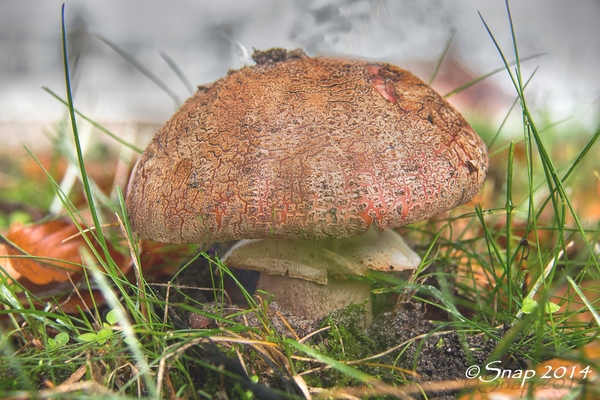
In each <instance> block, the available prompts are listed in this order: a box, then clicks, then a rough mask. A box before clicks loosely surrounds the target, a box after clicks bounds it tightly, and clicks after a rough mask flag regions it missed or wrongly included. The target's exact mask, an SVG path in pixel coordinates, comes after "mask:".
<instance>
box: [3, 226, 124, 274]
mask: <svg viewBox="0 0 600 400" xmlns="http://www.w3.org/2000/svg"><path fill="white" fill-rule="evenodd" d="M83 235H84V234H81V233H80V230H79V227H78V226H77V225H75V223H74V222H73V221H71V220H70V219H64V218H63V219H56V220H51V221H46V222H40V223H34V224H31V225H27V226H19V225H14V226H12V227H11V228H10V229H9V232H8V234H7V235H6V238H7V239H8V242H7V243H5V245H4V246H5V250H6V252H7V254H8V255H9V256H12V257H11V258H9V260H10V266H11V268H12V269H13V270H14V271H16V272H17V273H18V274H19V275H20V278H25V279H27V280H28V281H30V282H31V283H33V284H36V285H46V284H49V283H53V282H66V281H68V280H69V275H71V277H72V279H73V280H77V279H78V277H77V275H78V274H81V273H82V272H83V266H82V258H81V249H82V248H84V249H88V250H90V248H89V245H88V244H87V242H86V240H85V238H84V236H83ZM85 235H86V237H87V238H88V239H89V240H90V241H91V242H92V243H93V246H94V249H95V250H96V251H98V253H99V254H103V252H102V251H101V248H100V245H99V244H98V243H97V242H95V239H94V238H93V235H91V234H90V233H89V232H87V233H85ZM107 245H108V249H109V252H110V255H111V258H112V259H113V260H114V261H115V263H116V264H117V265H118V266H119V267H120V268H121V270H122V271H123V272H124V273H125V272H127V270H129V268H130V267H131V266H130V262H129V261H128V260H127V259H126V258H125V257H124V256H123V255H121V254H120V253H118V252H117V251H115V250H114V249H113V248H112V246H111V245H110V244H107ZM29 256H31V257H29ZM11 277H12V278H13V279H15V278H19V277H16V276H12V275H11Z"/></svg>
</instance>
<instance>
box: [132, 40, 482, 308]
mask: <svg viewBox="0 0 600 400" xmlns="http://www.w3.org/2000/svg"><path fill="white" fill-rule="evenodd" d="M254 59H255V61H257V65H255V66H248V67H244V68H242V69H241V70H238V71H233V72H229V74H228V75H227V76H226V77H224V78H222V79H220V80H218V81H216V82H214V83H213V84H211V85H209V86H201V87H199V89H198V92H197V93H196V94H195V95H194V96H192V97H191V98H190V99H188V100H187V101H186V102H185V104H184V105H183V106H182V107H181V108H180V109H179V111H177V113H176V114H175V115H174V116H173V117H171V119H170V120H169V121H168V122H167V123H166V124H165V125H164V126H163V127H162V128H161V129H160V130H159V131H158V133H157V134H156V136H155V137H154V139H153V140H152V142H151V143H150V144H149V145H148V147H147V148H146V150H145V151H144V153H143V154H142V156H141V157H140V159H139V160H138V162H137V164H136V167H135V168H134V171H133V173H132V176H131V179H130V182H129V186H128V189H127V199H126V206H127V210H128V213H129V217H130V219H131V225H132V227H133V229H134V231H135V232H137V234H138V235H139V237H140V238H144V239H152V240H155V241H159V242H165V243H209V242H216V241H226V240H239V239H243V240H241V241H240V242H238V243H237V244H236V245H234V246H233V247H232V248H231V250H230V251H229V252H228V253H227V254H226V255H225V257H224V258H223V260H224V261H225V262H226V263H227V264H228V265H230V266H234V267H237V268H245V269H254V270H258V271H261V277H260V279H259V286H258V288H260V289H264V290H266V291H267V292H270V293H272V294H274V299H275V301H278V302H279V303H280V305H282V306H283V307H284V308H288V309H290V311H292V312H294V313H296V314H297V315H304V316H306V317H312V318H318V317H321V316H323V315H326V314H327V313H328V312H330V311H331V310H332V309H337V308H342V307H344V306H346V305H347V304H349V303H350V302H354V303H360V302H363V301H364V300H365V299H368V297H369V294H370V286H369V285H368V284H367V283H364V282H359V281H357V280H355V279H350V280H348V279H346V278H348V277H349V276H350V277H351V276H355V277H356V276H358V277H360V276H364V275H368V270H369V269H376V270H384V271H398V270H402V269H414V268H416V267H417V266H418V265H419V262H420V259H419V257H418V255H416V254H415V253H414V252H413V251H412V250H410V248H409V247H408V246H407V245H406V244H405V243H404V242H403V241H402V238H401V236H400V235H399V234H398V233H396V231H394V230H393V229H391V228H396V227H400V226H404V225H407V224H411V223H414V222H418V221H422V220H425V219H428V218H429V217H431V216H433V215H435V214H438V213H441V212H443V211H446V210H450V209H452V208H454V207H456V206H458V205H460V204H463V203H465V202H467V201H469V200H470V199H471V198H472V197H473V196H474V195H475V194H476V193H477V192H478V191H479V189H480V187H481V186H482V184H483V181H484V179H485V176H486V172H487V151H486V148H485V145H484V143H483V141H482V140H481V138H480V137H479V136H478V135H477V134H476V133H475V132H474V131H473V129H472V128H471V127H470V126H469V125H468V124H467V122H466V121H465V120H464V118H463V117H462V116H461V115H460V114H459V113H458V112H457V111H456V110H455V109H454V108H453V107H452V106H451V105H450V104H448V103H447V102H446V101H445V100H444V99H442V97H441V96H439V95H438V94H437V93H436V92H434V91H433V89H431V88H430V87H429V86H428V85H427V84H425V83H424V82H422V81H421V80H420V79H418V78H416V77H415V76H414V75H412V74H411V73H409V72H408V71H405V70H403V69H400V68H398V67H395V66H393V65H389V64H385V63H378V62H370V61H361V60H349V59H340V58H325V57H323V58H320V57H319V58H309V57H307V56H305V55H304V53H303V52H301V51H299V50H295V51H291V52H286V51H285V50H282V49H273V50H269V51H266V52H256V53H255V55H254Z"/></svg>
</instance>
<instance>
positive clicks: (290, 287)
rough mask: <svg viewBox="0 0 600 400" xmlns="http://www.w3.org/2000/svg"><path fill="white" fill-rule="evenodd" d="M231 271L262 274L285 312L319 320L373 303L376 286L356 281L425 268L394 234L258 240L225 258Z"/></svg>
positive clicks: (264, 283) (267, 288)
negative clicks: (371, 272)
mask: <svg viewBox="0 0 600 400" xmlns="http://www.w3.org/2000/svg"><path fill="white" fill-rule="evenodd" d="M222 260H223V262H225V263H226V264H227V265H228V266H230V267H235V268H238V269H245V270H253V271H259V272H261V275H260V278H259V281H258V284H257V289H262V290H264V291H266V292H267V293H269V294H272V295H274V300H275V301H277V302H278V303H279V304H280V305H281V306H282V307H283V308H287V309H289V310H290V311H292V312H293V313H296V312H297V313H298V314H297V315H303V316H306V317H314V318H319V317H322V316H325V315H327V314H328V313H329V312H331V311H333V310H336V309H339V308H342V307H345V306H347V305H349V304H350V303H356V304H360V303H363V302H365V301H366V300H368V299H369V298H370V285H369V284H368V283H365V282H361V281H358V280H356V279H347V278H352V277H360V276H365V275H366V274H367V272H368V271H369V270H380V271H386V272H390V271H400V270H406V269H415V268H416V267H418V265H419V264H420V262H421V259H420V257H419V256H418V255H417V254H416V253H415V252H414V251H412V250H411V249H410V248H409V247H408V246H407V245H406V243H404V240H402V236H400V234H398V233H397V232H396V231H394V230H391V229H389V230H387V231H379V230H378V229H376V228H375V227H371V228H370V229H369V230H368V231H367V233H365V234H363V235H361V236H356V237H352V238H346V239H327V240H309V239H306V240H291V239H252V240H241V241H239V242H238V243H236V244H235V245H234V246H233V247H232V248H231V249H230V250H229V251H228V252H227V254H225V256H224V257H223V259H222Z"/></svg>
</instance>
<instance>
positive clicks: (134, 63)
mask: <svg viewBox="0 0 600 400" xmlns="http://www.w3.org/2000/svg"><path fill="white" fill-rule="evenodd" d="M95 36H96V37H97V38H98V39H100V40H101V41H103V42H104V43H105V44H106V45H108V47H110V48H111V49H113V50H114V51H116V52H117V53H118V54H119V55H120V56H121V57H123V58H124V59H126V60H127V61H128V62H129V63H130V64H131V65H132V66H133V67H134V68H135V69H137V70H138V71H140V72H141V73H142V74H143V75H144V76H145V77H146V78H148V79H150V80H151V81H152V82H153V83H154V84H155V85H156V86H158V87H159V88H160V89H161V90H162V91H163V92H165V93H166V94H167V95H168V96H169V97H170V98H171V99H173V101H174V102H175V104H176V105H177V107H179V106H181V99H180V98H179V96H177V94H176V93H175V92H174V91H172V90H171V89H169V87H168V86H167V84H166V83H164V82H163V81H162V80H161V79H160V78H159V77H158V76H156V75H155V74H154V73H153V72H152V71H150V70H149V69H148V68H146V67H144V66H143V65H142V64H141V63H140V62H138V61H137V60H136V59H135V58H133V56H132V55H130V54H129V53H127V52H126V51H125V50H123V49H122V48H120V47H119V46H117V45H116V44H115V43H113V42H111V41H110V40H108V39H106V38H104V37H102V36H99V35H95Z"/></svg>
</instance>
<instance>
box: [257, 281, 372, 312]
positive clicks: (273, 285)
mask: <svg viewBox="0 0 600 400" xmlns="http://www.w3.org/2000/svg"><path fill="white" fill-rule="evenodd" d="M256 289H259V290H264V291H265V292H267V293H268V294H269V295H272V296H273V300H274V301H276V302H277V303H278V304H279V306H281V308H283V309H286V310H288V311H290V312H291V313H292V314H293V315H297V316H303V317H305V318H309V319H315V320H316V319H319V318H322V317H325V316H327V315H329V314H330V313H331V312H332V311H335V310H337V309H340V308H343V307H345V306H348V305H350V304H363V303H365V302H366V304H365V311H366V314H365V322H367V321H369V320H370V319H371V301H370V297H371V285H370V284H369V283H367V282H362V281H358V280H355V279H346V280H338V279H329V282H328V283H327V285H322V284H320V283H316V282H310V281H307V280H305V279H296V278H290V277H289V276H282V275H269V274H265V273H262V274H260V278H259V279H258V283H257V285H256Z"/></svg>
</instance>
